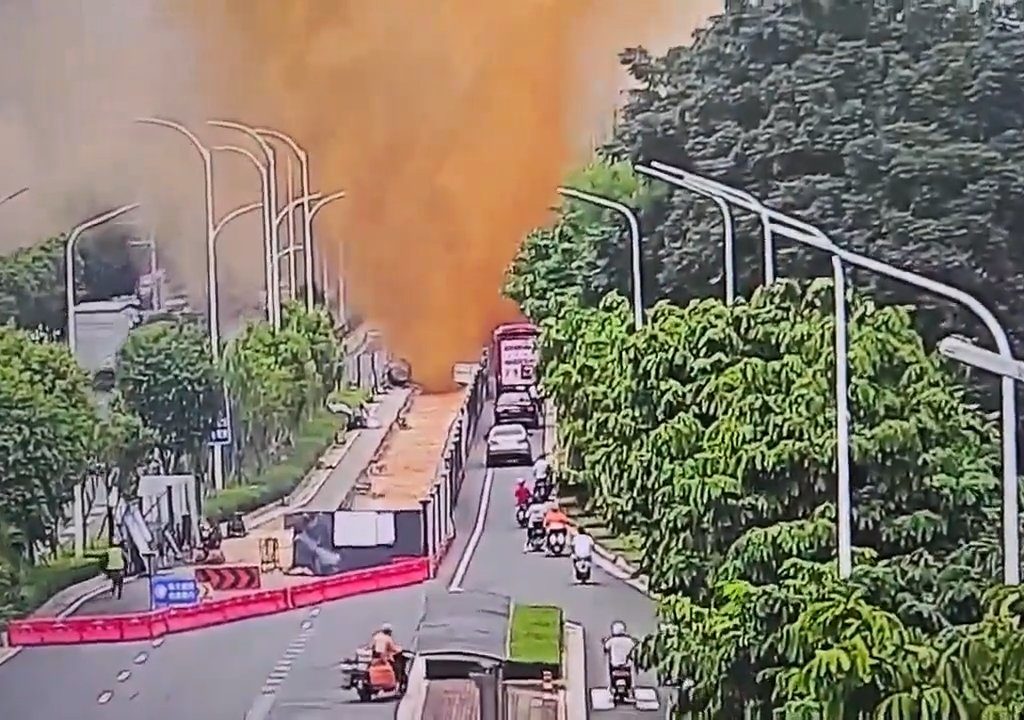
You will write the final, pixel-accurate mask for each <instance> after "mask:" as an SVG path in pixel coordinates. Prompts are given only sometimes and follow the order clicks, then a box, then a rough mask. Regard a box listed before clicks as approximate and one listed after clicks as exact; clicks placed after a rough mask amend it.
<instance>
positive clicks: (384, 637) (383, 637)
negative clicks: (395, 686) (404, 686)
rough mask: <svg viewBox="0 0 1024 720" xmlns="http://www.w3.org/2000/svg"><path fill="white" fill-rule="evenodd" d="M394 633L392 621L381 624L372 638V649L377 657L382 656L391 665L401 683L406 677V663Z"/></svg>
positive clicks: (396, 678)
mask: <svg viewBox="0 0 1024 720" xmlns="http://www.w3.org/2000/svg"><path fill="white" fill-rule="evenodd" d="M393 633H394V630H393V629H392V627H391V623H384V624H383V625H381V626H380V629H379V630H378V631H377V632H375V633H374V634H373V638H372V639H371V640H370V649H371V650H372V651H373V656H374V657H375V658H380V659H381V660H384V662H386V663H388V664H389V665H390V666H391V669H392V670H394V672H395V680H396V681H397V682H399V683H401V681H402V680H403V678H404V677H405V676H404V673H405V663H404V658H403V657H402V648H400V647H398V644H397V643H396V642H395V640H394V638H393V637H392V634H393Z"/></svg>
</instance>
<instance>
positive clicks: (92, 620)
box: [7, 557, 433, 646]
mask: <svg viewBox="0 0 1024 720" xmlns="http://www.w3.org/2000/svg"><path fill="white" fill-rule="evenodd" d="M432 562H433V560H432V559H431V558H429V557H417V558H409V559H401V560H396V561H394V562H392V563H391V564H389V565H385V566H381V567H375V568H369V569H366V570H356V571H353V572H347V573H343V574H340V575H335V576H332V577H327V578H324V579H322V580H316V581H313V582H310V583H306V584H304V585H296V586H293V587H289V588H281V589H279V590H263V591H260V592H254V593H247V594H246V595H243V596H240V597H234V598H225V599H223V600H214V601H212V602H207V603H201V604H199V605H193V606H190V607H177V608H168V609H165V610H156V611H153V612H146V613H133V614H126V615H108V616H102V617H99V616H93V617H84V616H83V617H69V618H65V619H55V618H36V619H31V620H16V621H14V622H12V623H11V624H10V625H9V626H8V629H7V632H8V636H9V640H10V643H11V645H18V646H38V645H84V644H93V643H110V642H136V641H139V640H151V639H155V638H159V637H162V636H164V635H170V634H174V633H180V632H187V631H189V630H198V629H200V628H207V627H212V626H215V625H224V624H226V623H231V622H236V621H238V620H246V619H249V618H254V617H262V616H265V615H274V614H277V613H281V612H287V611H289V610H294V609H296V608H303V607H310V606H313V605H319V604H320V603H323V602H330V601H332V600H339V599H341V598H346V597H352V596H354V595H364V594H366V593H371V592H376V591H378V590H390V589H392V588H399V587H405V586H408V585H416V584H418V583H422V582H424V581H426V580H427V579H428V578H429V577H430V574H431V564H432Z"/></svg>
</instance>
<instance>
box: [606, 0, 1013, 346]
mask: <svg viewBox="0 0 1024 720" xmlns="http://www.w3.org/2000/svg"><path fill="white" fill-rule="evenodd" d="M732 5H733V10H732V11H731V12H729V13H726V14H725V15H723V16H721V17H719V18H716V19H713V20H712V21H711V22H710V23H709V24H708V26H707V27H705V28H704V29H702V30H701V31H699V32H698V33H697V35H696V39H695V42H694V44H693V46H692V47H677V48H672V49H670V50H669V51H668V52H667V53H666V54H665V55H663V56H660V57H657V56H653V55H652V54H650V53H648V52H647V51H645V50H643V49H641V48H634V49H631V50H627V51H625V52H624V53H623V54H622V62H623V64H624V65H625V67H626V69H627V70H628V71H629V74H630V75H631V76H632V77H633V78H635V80H636V83H637V87H636V88H635V89H633V90H631V91H630V92H629V100H628V102H627V103H626V105H625V107H624V108H623V109H622V111H621V113H620V115H619V122H618V125H617V128H616V131H615V136H614V139H613V140H612V141H611V142H610V143H609V144H608V145H607V146H606V147H605V148H604V152H605V154H606V155H608V156H610V157H612V158H615V159H629V160H634V161H636V160H643V161H647V160H652V159H654V160H661V161H664V162H668V163H671V164H675V165H680V166H682V167H685V168H687V169H691V170H694V171H696V172H700V173H703V174H706V175H710V176H713V177H715V178H716V179H719V180H722V181H723V182H728V183H730V184H733V185H736V186H739V187H742V188H744V189H745V190H747V191H749V192H751V193H752V194H754V195H755V196H757V197H760V198H761V199H762V200H764V201H765V202H766V203H767V204H769V205H770V206H773V207H776V208H778V209H780V210H782V211H784V212H788V213H792V214H795V215H797V216H798V217H801V218H803V219H804V220H807V221H809V222H812V223H814V224H815V225H817V226H819V227H820V228H821V229H822V230H823V231H824V232H826V233H827V234H828V235H830V237H832V239H833V240H834V241H835V242H836V243H838V244H839V245H841V246H844V247H847V248H849V249H852V250H856V251H858V252H864V253H866V254H869V255H871V256H873V257H876V258H879V259H881V260H884V261H886V262H889V263H891V264H894V265H897V266H899V267H904V268H908V269H912V270H915V271H917V272H920V273H922V274H924V275H927V276H929V277H933V278H935V279H938V280H943V281H946V282H949V283H950V284H952V285H954V286H956V287H959V288H962V289H964V290H966V291H968V292H970V293H972V294H974V295H976V296H978V297H979V298H982V299H983V300H984V301H985V302H986V303H987V304H989V306H990V307H991V309H993V310H994V311H995V312H996V313H997V314H998V315H999V316H1000V317H1001V318H1002V319H1003V320H1004V322H1005V323H1006V324H1007V325H1008V327H1009V329H1010V332H1011V335H1012V336H1013V340H1014V342H1015V346H1016V349H1017V354H1018V355H1022V354H1024V319H1022V318H1024V241H1022V239H1021V238H1024V199H1022V198H1024V178H1022V173H1021V172H1020V169H1021V167H1022V166H1024V86H1022V84H1021V83H1020V78H1021V77H1022V76H1024V33H1022V32H1021V30H1020V28H1021V27H1022V25H1021V23H1020V22H1019V21H1018V22H1017V23H1013V22H1008V21H1006V19H1005V17H1003V15H1005V14H1007V13H1012V12H1018V13H1020V8H1019V6H1018V7H1016V8H1014V7H1012V6H1009V7H1005V8H1004V9H1003V10H1002V11H1001V12H996V9H997V8H998V7H1001V6H1005V5H1006V4H1005V3H995V2H987V3H986V2H983V3H981V4H980V5H981V7H980V8H979V9H978V10H975V11H972V10H971V8H970V5H971V4H970V3H956V2H953V1H952V0H915V1H914V2H912V3H911V2H905V0H886V1H884V2H879V1H878V0H872V1H870V2H869V1H868V0H830V1H829V2H825V1H824V0H802V1H801V2H794V1H789V0H787V1H785V2H772V3H769V2H763V3H760V6H759V7H755V3H749V2H734V3H732ZM663 197H664V200H663V201H662V202H659V203H656V204H655V205H654V206H653V207H650V208H648V211H647V212H645V213H644V215H643V221H644V227H645V238H644V253H645V259H646V263H647V265H646V270H647V273H646V278H647V279H648V282H647V283H646V284H645V292H646V295H647V298H648V300H649V301H654V300H657V299H660V298H670V299H672V300H674V301H676V302H677V303H680V304H685V303H686V302H688V301H689V300H690V299H691V298H693V297H707V296H715V297H721V296H722V294H723V292H722V280H721V277H722V270H721V268H722V252H721V238H722V227H721V220H720V216H719V213H718V210H717V209H716V208H715V206H714V205H713V204H711V203H710V202H708V201H707V200H704V199H702V198H698V197H694V196H693V195H692V194H690V193H687V192H685V191H679V192H667V191H665V192H664V194H663ZM737 216H740V217H742V216H744V213H743V212H740V211H738V212H737ZM736 237H737V242H736V265H737V268H738V280H739V282H738V288H739V289H740V290H741V291H743V292H749V291H750V290H751V289H752V287H753V286H754V285H756V284H757V283H758V282H760V278H761V271H762V263H761V255H760V254H761V248H760V241H759V237H760V234H759V231H758V230H757V226H756V224H755V221H754V220H753V219H752V218H750V217H745V218H743V222H741V223H740V224H739V227H738V228H737V235H736ZM613 242H614V244H615V246H616V247H625V245H624V243H626V236H625V235H624V234H623V233H622V232H619V233H617V236H616V237H615V239H614V241H613ZM778 245H779V250H778V260H777V262H778V271H779V276H780V277H817V276H820V275H825V274H828V271H829V267H828V264H827V263H828V258H827V257H824V256H823V255H822V254H821V253H817V252H814V251H810V250H806V249H803V248H797V247H794V246H792V243H789V242H788V241H785V240H782V239H780V240H779V241H778ZM628 259H629V258H628V255H626V254H621V255H617V256H616V257H615V258H614V260H615V263H616V267H617V268H618V270H617V273H618V274H617V275H616V277H618V282H617V283H616V287H618V289H620V290H622V291H625V290H626V287H627V285H626V282H627V281H628V275H625V274H623V267H624V266H627V265H628ZM605 277H608V276H607V275H605ZM855 280H856V284H857V286H858V287H860V288H862V289H865V290H867V291H870V293H871V295H872V296H873V297H876V298H879V299H884V300H887V301H892V302H897V303H900V302H911V301H912V302H913V303H914V304H915V305H917V306H918V307H919V308H921V310H922V312H921V313H920V315H919V318H920V322H921V324H920V326H919V329H921V331H922V332H923V334H924V335H925V338H926V340H929V341H930V340H934V339H935V338H937V337H939V336H941V335H944V334H948V333H949V332H960V333H966V334H976V335H978V337H979V338H980V339H982V340H983V341H984V342H985V343H989V342H990V340H991V338H990V337H988V335H987V333H986V332H985V330H984V328H983V327H981V326H980V325H979V324H977V323H976V321H975V319H974V318H973V317H971V316H970V314H969V313H966V312H965V311H964V310H963V309H962V308H959V307H955V306H953V305H951V304H949V303H946V302H945V301H942V300H939V299H936V298H935V297H930V296H926V295H921V294H920V293H917V292H913V291H910V290H908V289H907V288H902V287H899V286H896V285H894V284H893V283H891V282H890V281H887V280H884V279H882V278H878V277H875V276H872V275H869V274H867V273H856V274H855Z"/></svg>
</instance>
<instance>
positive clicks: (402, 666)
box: [339, 648, 412, 702]
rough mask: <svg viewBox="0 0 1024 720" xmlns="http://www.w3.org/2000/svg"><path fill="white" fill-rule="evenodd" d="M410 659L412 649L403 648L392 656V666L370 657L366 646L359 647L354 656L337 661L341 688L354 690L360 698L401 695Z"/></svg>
mask: <svg viewBox="0 0 1024 720" xmlns="http://www.w3.org/2000/svg"><path fill="white" fill-rule="evenodd" d="M411 660H412V653H410V652H408V651H403V652H401V653H400V654H399V655H397V656H395V666H394V667H392V666H391V664H390V663H388V662H386V661H384V660H381V659H380V658H375V657H373V651H372V650H370V648H359V649H358V650H356V655H355V657H353V658H347V659H345V660H343V661H342V662H341V663H340V664H339V669H340V670H341V688H342V690H355V691H356V695H357V696H358V697H359V700H360V701H361V702H369V701H370V700H372V699H373V698H375V697H378V696H383V695H392V696H394V697H401V696H402V695H404V694H405V691H406V687H407V685H408V682H409V678H408V675H409V674H408V672H407V668H408V667H409V663H410V661H411Z"/></svg>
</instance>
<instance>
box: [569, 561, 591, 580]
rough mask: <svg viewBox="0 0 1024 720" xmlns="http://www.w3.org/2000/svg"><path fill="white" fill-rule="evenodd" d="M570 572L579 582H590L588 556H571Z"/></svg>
mask: <svg viewBox="0 0 1024 720" xmlns="http://www.w3.org/2000/svg"><path fill="white" fill-rule="evenodd" d="M572 573H573V577H575V578H576V582H577V583H580V584H584V583H588V582H590V558H585V557H582V558H573V560H572Z"/></svg>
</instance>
